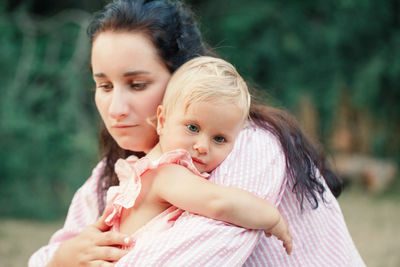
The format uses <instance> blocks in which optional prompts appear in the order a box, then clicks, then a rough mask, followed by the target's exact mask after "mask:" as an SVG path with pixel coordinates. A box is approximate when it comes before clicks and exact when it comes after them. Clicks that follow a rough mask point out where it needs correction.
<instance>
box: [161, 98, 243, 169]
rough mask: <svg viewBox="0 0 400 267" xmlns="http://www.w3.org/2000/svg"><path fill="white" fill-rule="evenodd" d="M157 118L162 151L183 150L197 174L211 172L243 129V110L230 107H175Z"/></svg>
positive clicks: (205, 104)
mask: <svg viewBox="0 0 400 267" xmlns="http://www.w3.org/2000/svg"><path fill="white" fill-rule="evenodd" d="M163 116H164V112H162V114H161V117H160V119H161V120H160V119H159V135H160V145H161V148H162V150H163V152H167V151H170V150H174V149H178V148H181V149H185V150H187V151H188V152H189V153H190V155H191V156H192V159H193V163H194V165H195V166H196V168H197V169H198V170H199V171H200V172H210V171H212V170H214V169H215V168H216V167H217V166H218V165H219V164H221V162H222V161H223V160H224V159H225V158H226V157H227V156H228V154H229V153H230V152H231V151H232V148H233V145H234V142H235V139H236V137H237V136H238V134H239V132H240V130H241V129H242V126H243V116H242V111H241V110H240V109H239V108H238V107H236V106H235V105H232V104H220V103H218V104H216V103H209V102H198V103H193V104H191V105H190V106H189V108H188V109H187V110H186V112H185V110H184V106H183V105H182V107H174V109H173V110H172V111H170V112H169V114H168V116H167V117H166V118H165V117H163Z"/></svg>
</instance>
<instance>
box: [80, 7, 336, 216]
mask: <svg viewBox="0 0 400 267" xmlns="http://www.w3.org/2000/svg"><path fill="white" fill-rule="evenodd" d="M105 31H116V32H118V31H120V32H140V33H143V34H145V35H146V36H147V37H148V38H149V40H151V41H152V43H153V44H154V46H155V48H156V49H157V51H158V54H159V56H160V58H161V59H162V61H163V63H164V64H165V65H166V66H167V68H168V69H169V71H170V72H171V73H173V72H174V71H175V70H176V69H177V68H179V67H180V66H181V65H182V64H184V63H185V62H187V61H189V60H190V59H192V58H194V57H197V56H203V55H215V54H214V53H213V52H211V51H210V50H208V49H207V48H206V45H205V43H203V41H202V38H201V34H200V31H199V29H198V27H197V25H196V23H195V21H194V20H193V15H192V13H191V12H190V10H188V9H187V8H185V6H184V5H183V4H182V3H181V2H179V1H173V2H172V1H166V0H155V1H151V0H150V1H145V0H114V1H113V2H111V3H110V4H108V5H107V6H106V7H105V9H104V10H103V11H102V12H100V13H97V14H96V15H95V16H94V18H93V20H92V22H91V23H90V25H89V27H88V34H89V37H90V42H91V44H93V42H94V40H95V39H96V37H97V36H98V35H99V34H100V33H102V32H105ZM250 116H251V118H252V120H253V121H254V122H255V123H256V124H257V125H258V126H260V127H262V128H264V129H266V130H268V131H271V132H272V133H273V134H274V135H275V136H277V137H278V138H279V140H280V142H281V144H282V147H283V150H284V152H285V155H286V169H287V170H288V172H289V175H290V177H291V179H292V181H293V182H294V187H293V190H294V192H296V195H297V197H298V200H299V201H300V203H301V206H302V205H303V199H304V197H306V199H307V200H308V201H309V202H310V203H311V204H312V205H313V207H315V208H316V207H318V198H317V194H319V195H321V196H322V195H323V192H324V190H325V189H324V187H323V185H322V184H321V183H320V182H319V181H318V179H317V175H316V173H315V169H314V167H313V166H315V167H317V168H318V170H319V171H320V172H321V174H322V175H323V176H324V178H325V180H326V181H327V184H328V186H329V188H330V189H331V191H332V192H333V193H334V194H335V195H338V194H340V191H341V189H340V190H339V189H338V188H339V187H338V179H337V178H336V176H334V175H333V173H332V172H330V171H329V169H327V168H326V167H325V159H324V157H323V154H322V153H320V152H318V151H317V149H316V148H315V147H314V146H313V145H312V144H311V143H310V142H309V141H307V139H306V138H305V137H304V135H303V133H302V132H301V130H300V129H299V128H298V127H297V123H296V122H295V121H294V120H292V119H290V117H289V116H288V115H287V114H285V113H284V112H283V111H281V110H278V109H274V108H270V107H264V106H260V105H252V107H251V111H250ZM100 145H101V154H102V157H104V158H105V161H106V162H105V168H104V171H103V175H102V179H101V180H100V182H99V184H98V195H99V212H100V213H102V211H103V210H104V206H105V201H104V199H105V198H104V196H105V192H106V190H107V189H108V188H109V187H110V186H112V185H117V184H118V179H117V177H116V174H115V172H114V164H115V162H116V161H117V160H118V159H119V158H126V157H128V156H130V155H136V156H138V157H139V158H140V157H143V156H144V153H142V152H133V151H129V150H124V149H122V148H120V147H119V146H118V144H117V143H116V142H115V140H114V139H113V138H112V137H111V135H110V134H109V133H108V131H107V130H106V129H105V127H104V125H102V131H101V138H100Z"/></svg>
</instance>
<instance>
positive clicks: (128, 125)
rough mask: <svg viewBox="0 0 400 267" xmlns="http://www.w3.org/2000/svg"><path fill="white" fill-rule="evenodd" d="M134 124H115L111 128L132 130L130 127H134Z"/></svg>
mask: <svg viewBox="0 0 400 267" xmlns="http://www.w3.org/2000/svg"><path fill="white" fill-rule="evenodd" d="M136 126H137V125H136V124H115V125H113V126H112V128H116V129H126V128H132V127H136Z"/></svg>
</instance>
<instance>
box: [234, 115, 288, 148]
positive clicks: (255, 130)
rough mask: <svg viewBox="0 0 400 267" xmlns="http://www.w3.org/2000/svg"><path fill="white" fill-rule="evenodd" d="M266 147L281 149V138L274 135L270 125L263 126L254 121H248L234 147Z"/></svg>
mask: <svg viewBox="0 0 400 267" xmlns="http://www.w3.org/2000/svg"><path fill="white" fill-rule="evenodd" d="M265 147H268V148H274V149H281V147H282V146H281V143H280V141H279V138H278V137H277V136H276V135H274V133H272V132H271V131H270V130H268V127H265V128H264V127H261V126H258V125H255V124H254V123H251V122H248V123H246V125H245V127H243V129H242V131H241V132H240V133H239V136H238V138H237V139H236V143H235V148H234V149H246V151H248V149H249V148H254V149H263V148H265Z"/></svg>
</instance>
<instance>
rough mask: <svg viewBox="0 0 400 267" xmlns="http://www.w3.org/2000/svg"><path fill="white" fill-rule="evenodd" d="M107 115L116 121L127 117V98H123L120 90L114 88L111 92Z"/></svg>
mask: <svg viewBox="0 0 400 267" xmlns="http://www.w3.org/2000/svg"><path fill="white" fill-rule="evenodd" d="M108 113H109V115H110V117H111V118H113V119H115V120H117V121H118V120H121V119H123V118H125V117H127V116H128V114H129V103H128V101H127V97H126V96H124V92H123V90H121V89H120V88H114V90H113V92H112V97H111V103H110V106H109V109H108Z"/></svg>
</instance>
